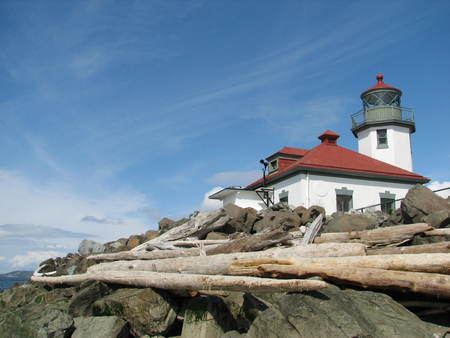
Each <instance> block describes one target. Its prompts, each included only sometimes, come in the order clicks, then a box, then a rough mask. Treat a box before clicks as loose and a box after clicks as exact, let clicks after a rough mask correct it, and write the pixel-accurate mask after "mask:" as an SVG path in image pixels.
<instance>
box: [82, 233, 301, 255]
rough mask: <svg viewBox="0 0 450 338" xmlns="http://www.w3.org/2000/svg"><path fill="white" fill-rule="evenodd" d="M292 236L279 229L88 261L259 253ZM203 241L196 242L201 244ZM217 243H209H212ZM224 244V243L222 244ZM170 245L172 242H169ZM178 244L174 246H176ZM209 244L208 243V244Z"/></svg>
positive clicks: (129, 252) (124, 253)
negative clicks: (201, 246)
mask: <svg viewBox="0 0 450 338" xmlns="http://www.w3.org/2000/svg"><path fill="white" fill-rule="evenodd" d="M291 238H292V236H291V235H290V233H288V232H285V231H283V230H281V229H277V230H273V231H271V232H267V233H263V234H259V235H253V236H248V237H244V238H239V239H236V240H233V241H228V240H227V241H221V242H219V243H223V244H222V245H208V246H204V247H203V248H188V249H179V248H176V247H175V250H153V251H150V252H147V251H121V252H116V253H107V254H99V255H92V256H89V257H88V259H91V260H95V261H117V260H134V259H142V260H153V259H165V258H176V257H192V256H210V255H217V254H221V253H232V252H249V251H259V250H263V249H266V248H268V247H271V246H274V245H277V244H280V243H286V242H288V241H290V239H291ZM202 242H203V241H198V243H200V244H202ZM214 242H217V241H211V242H210V243H211V244H212V243H214ZM224 242H225V243H224ZM169 243H170V244H171V243H172V242H169ZM178 243H179V242H177V243H176V244H177V245H178ZM162 244H165V243H162ZM208 244H209V243H208Z"/></svg>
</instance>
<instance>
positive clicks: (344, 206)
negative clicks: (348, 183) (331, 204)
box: [336, 195, 352, 212]
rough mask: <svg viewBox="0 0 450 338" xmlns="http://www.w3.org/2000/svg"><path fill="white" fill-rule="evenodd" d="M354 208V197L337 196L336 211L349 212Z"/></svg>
mask: <svg viewBox="0 0 450 338" xmlns="http://www.w3.org/2000/svg"><path fill="white" fill-rule="evenodd" d="M351 208H352V196H348V195H336V211H337V212H349V211H350V209H351Z"/></svg>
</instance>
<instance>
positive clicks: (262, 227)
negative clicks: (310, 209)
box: [253, 211, 301, 232]
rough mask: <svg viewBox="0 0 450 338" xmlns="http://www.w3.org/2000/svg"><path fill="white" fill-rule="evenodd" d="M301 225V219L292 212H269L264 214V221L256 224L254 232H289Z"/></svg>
mask: <svg viewBox="0 0 450 338" xmlns="http://www.w3.org/2000/svg"><path fill="white" fill-rule="evenodd" d="M300 224H301V220H300V217H299V216H298V215H297V214H296V213H294V212H292V211H268V212H266V213H265V214H264V218H263V219H261V220H259V221H257V222H256V223H255V225H254V226H253V231H255V232H262V231H270V230H274V229H278V228H282V229H283V230H286V231H288V230H290V229H293V228H298V227H299V226H300Z"/></svg>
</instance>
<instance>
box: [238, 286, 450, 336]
mask: <svg viewBox="0 0 450 338" xmlns="http://www.w3.org/2000/svg"><path fill="white" fill-rule="evenodd" d="M258 298H259V299H260V300H261V303H263V304H266V306H268V308H267V309H266V310H263V311H262V312H260V313H259V314H258V315H257V316H256V318H255V319H254V321H253V322H252V325H251V326H250V329H249V331H248V332H247V334H246V336H245V337H247V338H256V337H267V338H271V337H280V338H282V337H371V338H378V337H380V338H381V337H383V338H384V337H433V335H434V334H436V335H437V337H441V336H442V335H443V334H444V333H445V332H446V331H447V328H444V327H441V326H438V325H434V324H430V323H426V322H423V321H421V320H420V319H419V318H418V317H417V316H416V315H414V314H413V313H411V312H409V311H408V310H407V309H406V308H404V307H403V306H401V305H400V304H398V303H396V302H395V301H394V300H392V298H390V297H389V296H387V295H385V294H382V293H375V292H370V291H355V290H340V289H338V288H337V287H329V288H327V289H323V291H322V290H321V291H316V292H307V293H292V294H281V293H277V294H261V295H259V297H258Z"/></svg>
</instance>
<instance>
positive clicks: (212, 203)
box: [199, 187, 223, 212]
mask: <svg viewBox="0 0 450 338" xmlns="http://www.w3.org/2000/svg"><path fill="white" fill-rule="evenodd" d="M222 189H223V188H222V187H214V188H212V189H211V190H210V191H208V192H206V193H205V195H204V196H203V201H202V204H201V205H200V208H199V210H200V211H201V212H206V211H211V210H216V209H219V208H221V207H222V202H221V201H218V200H212V199H209V198H208V197H209V196H210V195H212V194H215V193H216V192H218V191H220V190H222Z"/></svg>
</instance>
